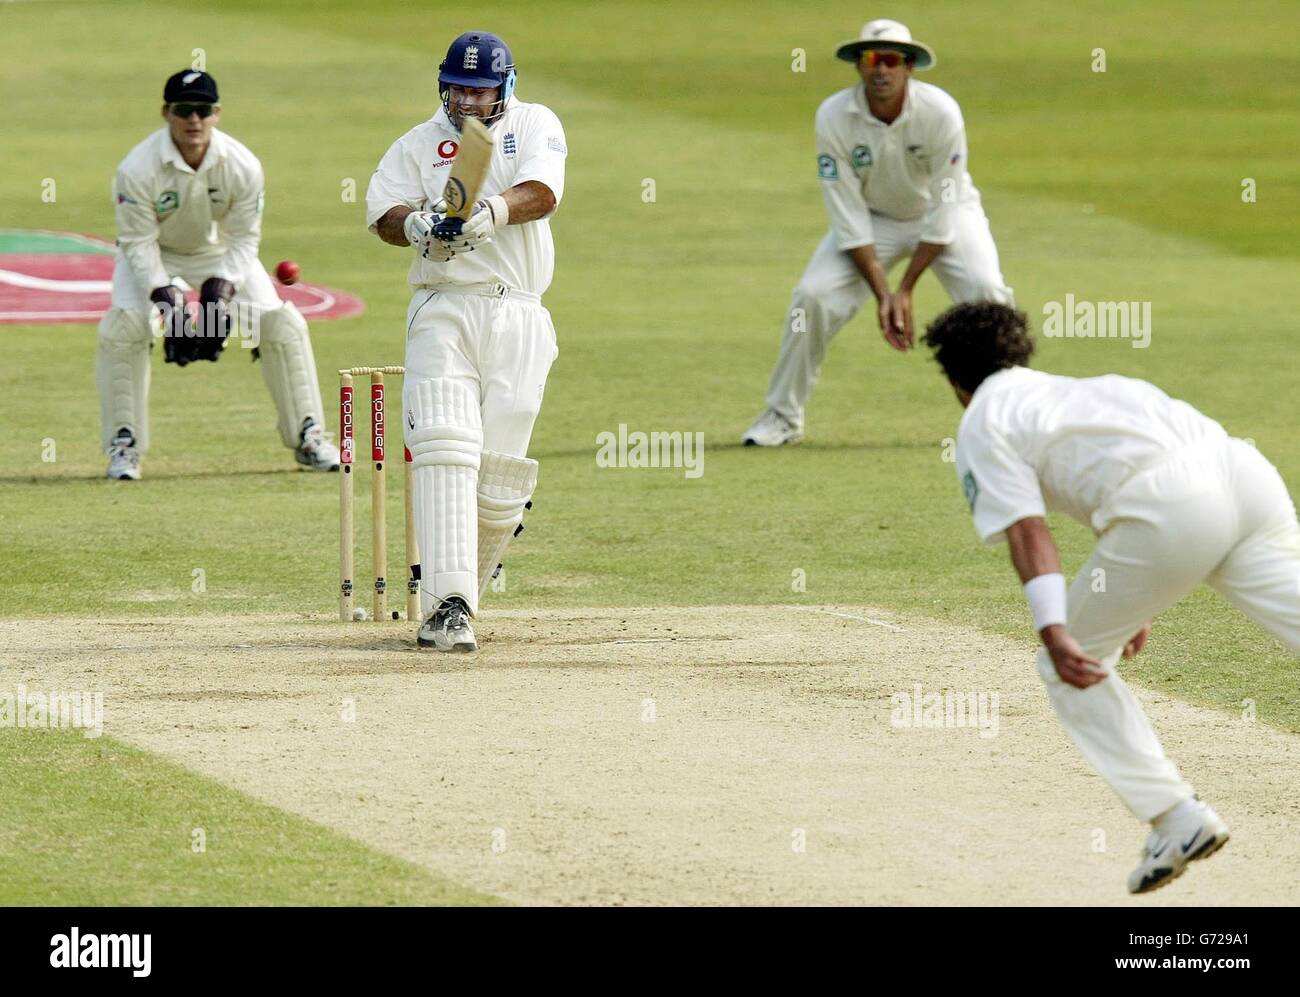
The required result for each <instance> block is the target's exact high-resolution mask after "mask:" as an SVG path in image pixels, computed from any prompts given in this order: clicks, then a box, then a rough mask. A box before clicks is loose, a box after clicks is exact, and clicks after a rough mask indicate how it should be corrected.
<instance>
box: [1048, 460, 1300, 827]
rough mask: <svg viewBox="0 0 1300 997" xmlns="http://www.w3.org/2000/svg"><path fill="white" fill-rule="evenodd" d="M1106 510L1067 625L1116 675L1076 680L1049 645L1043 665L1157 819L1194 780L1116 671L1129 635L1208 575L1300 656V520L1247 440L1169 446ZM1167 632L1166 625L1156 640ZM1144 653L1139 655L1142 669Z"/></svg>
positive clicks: (1101, 761)
mask: <svg viewBox="0 0 1300 997" xmlns="http://www.w3.org/2000/svg"><path fill="white" fill-rule="evenodd" d="M1104 511H1105V513H1106V514H1107V515H1108V516H1109V517H1110V523H1109V525H1108V526H1107V528H1106V529H1105V530H1104V531H1103V532H1102V534H1101V535H1100V537H1099V538H1098V541H1097V546H1096V548H1095V549H1094V550H1093V552H1092V556H1091V557H1089V558H1088V561H1087V563H1086V564H1085V565H1084V566H1083V568H1082V569H1081V570H1080V572H1079V574H1078V575H1077V576H1076V577H1075V579H1074V582H1073V584H1072V585H1071V586H1070V594H1069V602H1068V616H1069V621H1068V624H1067V626H1068V628H1069V631H1070V634H1071V635H1072V636H1073V637H1074V639H1075V640H1077V641H1078V642H1079V644H1080V645H1081V646H1082V647H1083V649H1084V651H1085V652H1087V653H1088V654H1090V655H1092V656H1093V657H1095V658H1098V659H1099V660H1101V661H1102V663H1103V665H1104V667H1105V669H1106V671H1107V672H1109V673H1110V674H1109V677H1108V678H1106V679H1105V680H1104V681H1101V682H1098V683H1097V684H1095V685H1092V686H1090V687H1088V688H1087V689H1076V688H1075V687H1074V686H1071V685H1068V684H1066V683H1065V682H1062V681H1061V679H1060V677H1059V676H1058V675H1057V674H1056V669H1055V668H1054V667H1053V666H1052V661H1051V658H1050V657H1049V656H1048V654H1047V651H1046V650H1045V649H1040V650H1039V654H1038V671H1039V674H1040V675H1041V676H1042V679H1043V682H1044V683H1045V684H1046V686H1047V694H1048V697H1049V698H1050V699H1051V702H1052V706H1053V707H1055V709H1056V713H1057V716H1059V717H1060V719H1061V723H1062V724H1064V726H1065V729H1066V731H1068V732H1069V735H1070V737H1071V738H1072V739H1073V740H1074V743H1075V744H1076V745H1078V747H1079V750H1080V751H1082V752H1083V755H1084V757H1085V758H1086V759H1087V760H1088V762H1089V763H1090V764H1091V765H1092V767H1093V768H1094V769H1096V770H1097V772H1098V773H1099V774H1100V775H1101V777H1102V778H1103V779H1105V780H1106V782H1107V783H1108V784H1109V785H1110V787H1111V788H1112V789H1113V790H1114V791H1115V793H1116V794H1117V795H1118V796H1119V797H1120V799H1121V800H1123V801H1124V803H1125V804H1126V805H1127V806H1128V808H1129V809H1130V810H1131V811H1132V812H1133V813H1134V815H1135V816H1137V817H1138V818H1139V819H1141V820H1145V821H1149V820H1152V819H1154V818H1155V817H1158V816H1159V815H1160V814H1162V813H1164V812H1165V811H1166V810H1168V809H1169V808H1170V807H1172V806H1174V805H1175V804H1177V803H1179V802H1180V801H1181V800H1184V799H1186V798H1187V797H1190V796H1191V795H1192V788H1191V787H1190V786H1189V785H1188V784H1187V783H1186V782H1184V781H1183V779H1182V778H1181V777H1180V776H1179V774H1178V769H1177V768H1176V767H1175V766H1174V763H1173V762H1172V761H1170V760H1169V758H1168V757H1167V756H1166V755H1165V752H1164V749H1163V748H1162V747H1161V746H1160V741H1159V739H1158V738H1157V737H1156V735H1155V732H1154V731H1153V730H1152V729H1151V724H1150V722H1149V721H1148V720H1147V717H1146V714H1145V713H1143V711H1142V708H1141V706H1139V705H1138V702H1137V700H1136V699H1135V698H1134V696H1133V693H1132V691H1131V690H1130V689H1129V687H1128V686H1127V685H1125V684H1124V681H1123V679H1121V678H1120V677H1119V674H1118V673H1117V672H1116V671H1115V666H1116V663H1117V662H1118V660H1119V658H1120V654H1121V653H1122V651H1123V648H1124V644H1125V643H1127V642H1128V640H1129V638H1130V637H1132V636H1133V635H1134V634H1135V633H1137V632H1138V630H1139V629H1140V628H1141V626H1142V624H1143V623H1145V622H1146V621H1147V620H1150V619H1152V618H1154V617H1155V616H1156V614H1158V613H1160V612H1161V611H1163V610H1164V609H1166V608H1168V607H1169V606H1171V605H1173V604H1174V603H1175V602H1177V601H1178V600H1179V599H1181V598H1182V597H1183V596H1185V595H1186V594H1187V593H1188V592H1190V591H1191V590H1192V589H1194V588H1195V587H1196V586H1197V585H1199V584H1200V583H1201V582H1206V583H1208V584H1209V585H1210V586H1211V587H1213V588H1214V589H1215V590H1216V591H1218V592H1219V593H1220V594H1221V595H1222V596H1223V597H1224V598H1225V599H1227V600H1228V601H1229V602H1231V603H1232V604H1233V605H1234V606H1236V607H1237V608H1238V609H1240V610H1241V611H1242V612H1243V613H1245V614H1246V615H1247V616H1249V617H1250V618H1251V619H1252V620H1254V621H1255V622H1256V623H1258V624H1259V625H1260V626H1261V627H1263V628H1264V629H1266V630H1269V631H1270V632H1272V633H1274V634H1276V635H1277V636H1278V637H1279V638H1281V640H1282V642H1283V643H1285V644H1287V645H1288V646H1289V647H1290V648H1291V650H1292V651H1294V652H1296V653H1297V654H1300V524H1297V522H1296V510H1295V505H1294V504H1293V503H1292V501H1291V497H1290V495H1289V494H1288V493H1287V489H1286V485H1285V484H1284V483H1283V481H1282V478H1281V476H1280V475H1279V474H1278V472H1277V470H1276V469H1275V468H1274V467H1273V465H1272V464H1270V463H1269V462H1268V461H1267V460H1266V459H1265V458H1264V457H1263V455H1262V454H1260V453H1259V452H1258V451H1256V450H1255V448H1254V447H1252V446H1251V445H1250V444H1248V443H1245V442H1244V441H1242V440H1237V439H1223V440H1215V441H1211V442H1206V443H1200V444H1197V445H1195V446H1193V447H1189V448H1187V449H1185V450H1180V451H1177V452H1175V453H1172V454H1170V455H1169V456H1168V457H1167V458H1166V459H1165V460H1164V461H1162V462H1161V463H1159V464H1157V465H1155V466H1154V467H1151V468H1148V469H1147V470H1144V471H1141V472H1139V473H1138V474H1136V475H1135V476H1134V477H1132V478H1130V479H1129V480H1128V481H1127V482H1125V483H1124V485H1122V486H1121V487H1120V489H1119V490H1118V491H1117V492H1116V493H1115V494H1114V495H1113V496H1112V497H1111V498H1110V499H1109V500H1108V501H1107V505H1106V507H1105V510H1104ZM1159 639H1160V634H1159V631H1158V630H1156V631H1154V632H1153V635H1152V640H1155V641H1159ZM1141 661H1142V657H1141V656H1140V655H1139V656H1138V657H1137V658H1134V659H1133V663H1132V664H1131V665H1129V668H1131V669H1132V671H1133V673H1134V674H1138V675H1140V674H1141V664H1140V662H1141ZM1187 664H1188V668H1189V669H1194V668H1196V667H1197V663H1196V662H1195V661H1189V662H1188V663H1187Z"/></svg>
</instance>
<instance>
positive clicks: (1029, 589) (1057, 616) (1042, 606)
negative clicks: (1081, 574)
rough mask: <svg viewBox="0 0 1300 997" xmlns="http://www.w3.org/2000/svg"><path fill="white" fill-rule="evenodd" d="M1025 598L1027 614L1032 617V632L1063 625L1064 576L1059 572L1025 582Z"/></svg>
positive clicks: (1064, 618)
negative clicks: (1055, 624)
mask: <svg viewBox="0 0 1300 997" xmlns="http://www.w3.org/2000/svg"><path fill="white" fill-rule="evenodd" d="M1025 598H1026V599H1028V600H1029V612H1030V613H1032V614H1033V617H1034V630H1036V631H1041V630H1042V629H1043V628H1044V627H1050V626H1052V625H1053V624H1054V623H1061V624H1063V623H1065V621H1066V615H1065V576H1064V575H1063V574H1061V573H1060V572H1059V571H1058V572H1057V573H1056V574H1054V575H1039V576H1038V577H1037V578H1031V579H1029V581H1027V582H1025Z"/></svg>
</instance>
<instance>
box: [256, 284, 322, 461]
mask: <svg viewBox="0 0 1300 997" xmlns="http://www.w3.org/2000/svg"><path fill="white" fill-rule="evenodd" d="M259 322H260V324H261V327H260V330H259V333H258V344H257V352H258V354H259V355H260V357H261V360H262V380H264V381H265V382H266V388H267V390H268V391H270V392H271V398H272V400H273V401H274V402H275V410H276V413H277V415H278V418H277V420H276V426H277V428H278V429H279V430H280V440H281V442H283V443H284V445H285V446H286V447H296V446H297V445H298V444H299V443H300V442H301V435H302V427H303V423H304V422H306V421H307V420H308V419H311V420H312V421H313V422H314V423H316V425H318V426H321V427H323V426H324V425H325V410H324V408H323V406H322V405H321V400H320V381H318V380H317V378H316V358H315V357H314V356H312V351H311V337H310V336H309V335H308V333H307V320H306V319H305V318H303V317H302V313H301V312H300V311H298V309H297V308H295V307H294V306H293V304H292V303H290V302H288V301H286V302H285V303H284V304H283V305H281V306H280V307H279V308H276V309H274V310H273V311H264V312H262V313H261V315H260V317H259Z"/></svg>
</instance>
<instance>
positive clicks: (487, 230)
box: [434, 194, 510, 252]
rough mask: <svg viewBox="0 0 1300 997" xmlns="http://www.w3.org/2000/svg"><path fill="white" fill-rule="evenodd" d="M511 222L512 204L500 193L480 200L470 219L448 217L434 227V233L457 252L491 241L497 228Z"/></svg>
mask: <svg viewBox="0 0 1300 997" xmlns="http://www.w3.org/2000/svg"><path fill="white" fill-rule="evenodd" d="M509 223H510V206H509V205H507V204H506V199H505V198H504V197H502V196H501V195H500V194H498V195H496V196H494V197H489V198H486V199H485V200H482V201H478V202H476V203H475V205H474V211H473V213H471V214H470V216H469V220H468V221H461V220H460V219H459V218H448V219H446V220H445V221H443V222H442V223H441V224H440V225H438V226H437V227H436V228H435V229H434V235H435V236H437V237H438V238H439V239H441V240H443V241H444V242H447V243H449V244H450V245H451V247H452V248H453V249H455V250H456V251H457V252H463V251H466V250H472V249H474V248H475V247H477V246H480V245H482V244H483V243H485V242H487V241H489V240H490V239H491V238H492V236H493V235H494V234H496V230H497V229H499V228H504V227H505V226H506V225H508V224H509Z"/></svg>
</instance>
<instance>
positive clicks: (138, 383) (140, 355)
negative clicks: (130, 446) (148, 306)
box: [95, 308, 153, 453]
mask: <svg viewBox="0 0 1300 997" xmlns="http://www.w3.org/2000/svg"><path fill="white" fill-rule="evenodd" d="M152 345H153V343H152V339H151V333H150V331H149V318H148V313H146V312H129V311H126V310H125V309H123V308H112V309H109V311H108V312H106V313H105V314H104V317H103V318H102V319H100V320H99V345H98V348H97V351H96V357H95V383H96V384H97V385H98V386H99V414H100V442H101V443H103V445H104V452H105V453H108V451H109V449H110V448H111V447H112V445H113V437H114V436H116V435H117V431H118V430H119V429H121V428H122V427H123V426H125V427H126V428H127V429H129V430H130V431H131V433H132V435H134V436H135V445H136V448H137V449H138V450H139V451H140V452H141V453H144V451H145V450H146V448H147V447H148V446H149V348H150V346H152Z"/></svg>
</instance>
